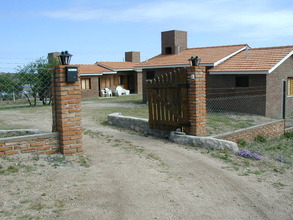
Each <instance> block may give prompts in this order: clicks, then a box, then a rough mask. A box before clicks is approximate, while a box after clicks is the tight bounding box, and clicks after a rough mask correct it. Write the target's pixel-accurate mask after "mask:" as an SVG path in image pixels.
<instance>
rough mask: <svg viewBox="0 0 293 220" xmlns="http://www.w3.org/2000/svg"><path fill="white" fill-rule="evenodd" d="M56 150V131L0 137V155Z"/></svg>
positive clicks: (57, 141)
mask: <svg viewBox="0 0 293 220" xmlns="http://www.w3.org/2000/svg"><path fill="white" fill-rule="evenodd" d="M57 152H59V135H58V133H57V132H53V133H49V134H34V135H26V136H19V137H10V138H1V139H0V156H3V155H12V154H20V153H37V154H54V153H57Z"/></svg>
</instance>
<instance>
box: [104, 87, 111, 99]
mask: <svg viewBox="0 0 293 220" xmlns="http://www.w3.org/2000/svg"><path fill="white" fill-rule="evenodd" d="M105 92H106V94H107V96H109V97H111V96H112V90H111V89H108V88H105Z"/></svg>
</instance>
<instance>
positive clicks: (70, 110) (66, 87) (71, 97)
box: [52, 65, 82, 155]
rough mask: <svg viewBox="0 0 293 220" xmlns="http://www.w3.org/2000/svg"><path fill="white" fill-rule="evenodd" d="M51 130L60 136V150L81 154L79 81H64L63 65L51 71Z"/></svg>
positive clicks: (64, 152) (66, 153) (67, 153)
mask: <svg viewBox="0 0 293 220" xmlns="http://www.w3.org/2000/svg"><path fill="white" fill-rule="evenodd" d="M53 97H54V98H53V108H52V111H53V112H52V113H53V131H58V132H59V136H60V152H61V153H63V154H65V155H80V154H82V127H81V119H82V118H81V89H80V81H79V77H78V81H77V82H75V83H67V82H66V72H65V66H64V65H59V66H56V67H55V70H54V73H53Z"/></svg>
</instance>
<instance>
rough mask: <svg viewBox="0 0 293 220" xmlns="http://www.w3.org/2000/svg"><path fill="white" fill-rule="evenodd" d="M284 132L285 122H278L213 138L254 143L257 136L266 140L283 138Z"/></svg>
mask: <svg viewBox="0 0 293 220" xmlns="http://www.w3.org/2000/svg"><path fill="white" fill-rule="evenodd" d="M284 132H285V121H284V120H277V121H273V122H268V123H265V124H261V125H256V126H252V127H249V128H245V129H240V130H237V131H233V132H228V133H225V134H221V135H217V136H213V137H214V138H219V139H224V140H228V141H233V142H236V143H237V142H238V141H239V140H245V141H253V140H255V138H256V137H257V136H263V137H265V138H276V137H280V136H282V135H283V134H284Z"/></svg>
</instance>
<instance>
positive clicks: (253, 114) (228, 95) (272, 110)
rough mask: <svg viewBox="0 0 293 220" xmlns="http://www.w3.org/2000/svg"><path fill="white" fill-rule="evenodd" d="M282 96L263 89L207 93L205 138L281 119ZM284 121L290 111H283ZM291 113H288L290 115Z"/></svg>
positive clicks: (288, 116)
mask: <svg viewBox="0 0 293 220" xmlns="http://www.w3.org/2000/svg"><path fill="white" fill-rule="evenodd" d="M282 97H283V94H282V93H281V92H274V93H271V94H267V93H266V92H265V91H264V90H263V88H261V87H257V88H249V89H248V88H247V89H242V90H237V91H235V89H232V88H231V89H225V91H224V90H221V91H220V90H215V89H210V90H209V89H208V90H207V103H206V104H207V134H208V135H217V134H222V133H225V132H230V131H234V130H238V129H243V128H247V127H251V126H254V125H259V124H263V123H267V122H271V121H274V120H276V119H281V118H282V110H283V108H284V103H283V102H282V100H283V99H282ZM286 112H287V114H286V121H288V122H289V121H291V114H292V113H293V109H290V108H289V106H288V107H287V111H286ZM291 112H292V113H291Z"/></svg>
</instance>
